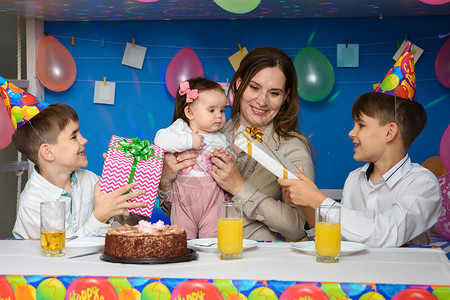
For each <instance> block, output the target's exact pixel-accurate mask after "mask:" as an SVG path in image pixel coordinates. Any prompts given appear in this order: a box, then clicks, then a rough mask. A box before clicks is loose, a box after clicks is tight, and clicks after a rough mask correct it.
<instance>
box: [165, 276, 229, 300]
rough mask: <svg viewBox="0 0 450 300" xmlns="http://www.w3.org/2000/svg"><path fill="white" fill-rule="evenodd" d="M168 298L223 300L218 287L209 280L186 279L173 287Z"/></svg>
mask: <svg viewBox="0 0 450 300" xmlns="http://www.w3.org/2000/svg"><path fill="white" fill-rule="evenodd" d="M170 299H171V300H177V299H211V300H223V297H222V294H221V293H220V291H219V289H218V288H217V287H216V286H215V285H214V284H212V283H211V282H209V281H206V280H187V281H183V282H182V283H180V284H179V285H177V286H176V287H175V288H174V289H173V291H172V295H171V296H170Z"/></svg>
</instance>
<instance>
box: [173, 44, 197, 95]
mask: <svg viewBox="0 0 450 300" xmlns="http://www.w3.org/2000/svg"><path fill="white" fill-rule="evenodd" d="M194 77H203V67H202V63H201V62H200V59H199V58H198V56H197V54H195V52H194V51H193V50H192V49H191V48H189V47H186V48H184V49H181V50H180V51H178V53H177V54H175V56H174V57H173V58H172V60H171V61H170V63H169V66H168V67H167V71H166V87H167V89H168V90H169V92H170V94H171V95H172V96H173V97H176V94H177V91H178V88H179V87H180V82H183V81H186V80H188V79H191V78H194Z"/></svg>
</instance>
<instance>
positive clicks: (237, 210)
mask: <svg viewBox="0 0 450 300" xmlns="http://www.w3.org/2000/svg"><path fill="white" fill-rule="evenodd" d="M242 231H243V224H242V205H241V204H238V203H235V202H223V203H220V204H219V206H218V219H217V248H218V249H219V255H220V259H223V260H231V259H240V258H242V243H243V233H242Z"/></svg>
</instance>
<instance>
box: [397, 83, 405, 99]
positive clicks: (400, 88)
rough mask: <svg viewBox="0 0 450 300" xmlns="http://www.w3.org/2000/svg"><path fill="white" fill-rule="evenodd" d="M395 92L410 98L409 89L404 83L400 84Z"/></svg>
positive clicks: (402, 96)
mask: <svg viewBox="0 0 450 300" xmlns="http://www.w3.org/2000/svg"><path fill="white" fill-rule="evenodd" d="M395 94H396V95H397V96H399V97H401V98H405V99H408V89H407V88H406V86H404V85H401V84H399V85H398V86H397V87H396V88H395Z"/></svg>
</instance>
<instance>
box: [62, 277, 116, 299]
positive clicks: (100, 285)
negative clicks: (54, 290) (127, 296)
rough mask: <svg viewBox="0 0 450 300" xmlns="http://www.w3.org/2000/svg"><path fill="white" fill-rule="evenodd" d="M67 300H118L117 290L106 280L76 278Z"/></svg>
mask: <svg viewBox="0 0 450 300" xmlns="http://www.w3.org/2000/svg"><path fill="white" fill-rule="evenodd" d="M64 299H65V300H70V299H108V300H118V299H119V296H117V292H116V289H115V288H114V286H113V285H112V284H111V282H109V281H108V280H107V279H105V278H96V277H84V278H76V279H75V280H74V281H72V282H71V283H70V285H69V286H68V287H67V291H66V296H65V298H64Z"/></svg>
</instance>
